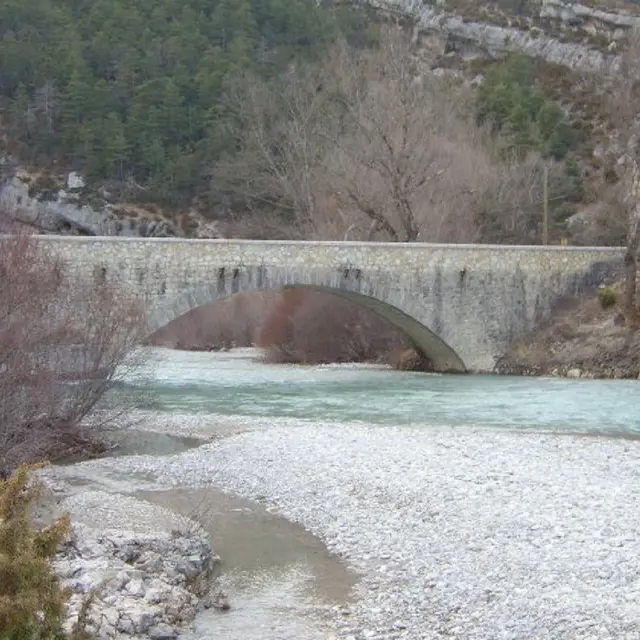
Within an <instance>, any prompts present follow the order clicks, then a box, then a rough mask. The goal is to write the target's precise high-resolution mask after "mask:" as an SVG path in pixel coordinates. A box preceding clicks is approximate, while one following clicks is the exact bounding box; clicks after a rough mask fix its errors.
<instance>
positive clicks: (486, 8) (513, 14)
mask: <svg viewBox="0 0 640 640" xmlns="http://www.w3.org/2000/svg"><path fill="white" fill-rule="evenodd" d="M371 4H372V5H373V6H374V7H376V8H378V9H379V10H381V11H384V12H388V13H392V14H396V15H401V16H406V17H409V18H410V19H411V20H412V21H414V22H415V30H416V35H417V36H421V35H423V34H426V35H438V36H441V37H442V38H443V39H444V41H445V44H444V47H445V52H446V51H456V52H458V53H460V54H461V55H462V56H463V57H464V58H467V59H468V58H489V59H491V58H499V57H502V56H504V55H505V54H507V53H509V52H512V51H521V52H523V53H525V54H527V55H530V56H532V57H536V58H540V59H543V60H546V61H547V62H551V63H555V64H560V65H563V66H566V67H568V68H569V69H572V70H575V71H581V72H584V71H587V72H603V71H605V72H610V71H615V70H616V68H617V67H618V65H619V64H620V59H619V55H618V54H617V51H618V48H619V43H620V41H621V40H622V39H623V38H624V34H625V32H626V31H627V29H629V28H631V27H634V26H638V25H640V6H639V7H637V8H635V9H634V7H633V5H631V6H630V7H626V6H624V7H621V8H616V9H615V10H614V9H603V8H602V7H599V6H587V5H583V4H578V3H570V2H561V1H559V0H504V1H502V2H492V1H491V0H489V1H488V2H484V3H478V2H474V1H473V0H435V1H432V0H371ZM634 11H635V13H634Z"/></svg>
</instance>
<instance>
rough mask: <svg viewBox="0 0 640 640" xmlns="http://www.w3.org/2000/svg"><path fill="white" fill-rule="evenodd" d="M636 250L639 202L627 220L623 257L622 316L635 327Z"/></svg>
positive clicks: (639, 228)
mask: <svg viewBox="0 0 640 640" xmlns="http://www.w3.org/2000/svg"><path fill="white" fill-rule="evenodd" d="M638 248H640V202H639V203H637V204H636V205H635V206H634V207H633V210H632V212H631V219H630V220H629V239H628V242H627V252H626V253H625V256H624V268H625V283H624V314H625V318H626V321H627V324H630V325H635V324H636V322H637V316H638V311H637V308H636V282H637V278H638Z"/></svg>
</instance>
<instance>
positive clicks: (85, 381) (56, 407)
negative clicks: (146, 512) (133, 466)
mask: <svg viewBox="0 0 640 640" xmlns="http://www.w3.org/2000/svg"><path fill="white" fill-rule="evenodd" d="M143 326H144V323H143V314H142V311H141V308H140V307H139V305H138V304H137V302H136V301H135V300H134V299H133V298H132V297H129V296H127V295H126V292H124V291H122V290H121V289H118V290H116V289H114V288H112V287H111V286H110V285H108V284H107V283H96V282H93V281H91V280H87V281H82V282H80V281H70V280H69V279H67V278H66V274H65V270H64V268H63V267H62V265H61V264H60V263H59V262H58V261H57V260H55V259H54V258H52V257H51V256H50V255H48V254H47V253H46V252H45V251H43V249H42V247H41V246H39V245H37V244H36V243H35V242H34V241H33V239H32V238H31V237H30V236H28V235H25V234H22V235H13V236H3V237H1V238H0V473H2V474H5V473H7V472H10V471H11V469H12V468H13V467H15V466H16V465H18V464H20V463H22V462H25V461H33V460H37V459H40V458H42V457H50V456H54V457H55V456H57V455H62V454H67V453H69V452H70V450H72V449H73V448H74V447H77V446H81V445H82V444H83V443H84V444H86V443H88V442H89V440H90V438H88V437H86V435H85V434H84V433H83V429H82V426H81V422H82V420H83V419H84V418H85V417H86V416H87V415H89V414H90V413H91V412H92V411H93V410H94V409H95V408H96V406H97V405H98V403H99V402H100V401H101V400H103V399H104V398H105V394H107V392H108V391H109V390H110V389H111V388H112V387H113V385H114V383H115V382H116V381H117V379H118V377H119V375H120V374H121V373H122V372H123V367H124V368H125V369H126V366H127V363H128V362H129V361H128V358H129V354H130V352H131V351H132V350H133V349H134V348H135V346H136V344H137V343H138V341H139V339H140V337H141V334H140V331H141V330H142V328H143Z"/></svg>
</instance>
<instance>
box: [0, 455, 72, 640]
mask: <svg viewBox="0 0 640 640" xmlns="http://www.w3.org/2000/svg"><path fill="white" fill-rule="evenodd" d="M29 472H30V468H29V467H27V466H21V467H19V468H18V469H17V470H16V471H14V473H13V474H12V475H11V476H10V477H9V478H8V479H7V480H2V481H0V640H58V639H60V640H61V639H62V638H65V637H66V636H65V635H64V633H63V630H62V624H63V622H64V618H65V605H66V601H67V598H68V596H69V593H68V592H67V591H66V590H65V589H63V588H62V587H61V585H60V583H59V581H58V579H57V577H56V576H55V574H54V572H53V568H52V565H51V561H52V560H53V558H54V556H55V554H56V551H57V549H58V546H59V545H60V543H61V542H62V541H63V539H64V538H65V537H66V535H67V533H68V530H69V520H68V517H67V516H62V517H61V518H59V519H58V520H56V521H55V522H54V523H53V524H51V525H50V526H48V527H45V528H43V529H40V530H36V529H34V528H33V527H32V525H31V522H30V520H29V508H30V506H31V505H32V504H33V503H34V502H35V501H36V500H37V499H38V498H39V497H40V493H41V486H40V485H38V484H34V483H31V482H29ZM74 637H75V638H80V637H81V636H80V634H78V635H74Z"/></svg>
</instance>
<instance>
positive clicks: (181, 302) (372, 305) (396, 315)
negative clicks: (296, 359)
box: [149, 278, 467, 373]
mask: <svg viewBox="0 0 640 640" xmlns="http://www.w3.org/2000/svg"><path fill="white" fill-rule="evenodd" d="M287 280H289V281H287ZM245 284H246V285H249V284H250V286H231V287H229V286H225V283H222V284H221V283H220V282H218V283H212V284H208V285H205V286H200V287H196V288H195V289H191V290H187V291H185V292H184V293H182V294H180V295H179V296H177V298H176V299H175V300H173V301H172V302H167V301H164V302H161V301H158V303H156V304H155V305H153V306H154V308H152V309H151V310H150V318H149V320H150V327H149V331H150V332H152V331H155V330H157V329H159V328H161V327H163V326H165V325H167V324H168V323H169V322H171V321H173V320H175V319H176V318H178V317H180V316H182V315H184V314H185V313H188V312H189V311H191V310H193V309H195V308H197V307H200V306H203V305H205V304H210V303H212V302H216V301H218V300H222V299H224V298H228V297H230V296H231V295H233V294H235V293H241V292H242V293H248V292H251V291H265V290H269V289H271V290H273V289H285V288H302V289H310V290H315V291H322V292H326V293H331V294H333V295H337V296H340V297H342V298H345V299H347V300H350V301H352V302H354V303H355V304H357V305H359V306H361V307H364V308H367V309H370V310H371V311H373V312H374V313H376V314H378V315H380V316H381V317H383V318H385V319H386V320H387V321H389V322H390V323H391V324H392V325H393V326H395V327H397V328H398V329H399V330H400V331H402V332H403V333H404V334H405V335H406V336H407V338H408V339H409V341H410V342H411V344H412V345H413V346H414V348H415V349H417V350H418V351H419V352H421V353H422V354H423V355H425V356H426V357H427V358H429V360H430V361H431V363H432V365H433V370H434V371H435V372H438V373H466V372H467V368H466V366H465V364H464V362H463V361H462V359H461V358H460V356H459V355H458V354H457V353H456V351H455V350H454V349H453V348H452V347H451V346H450V345H449V344H447V342H445V341H444V340H443V339H442V338H441V337H440V336H438V335H437V334H436V333H435V332H433V331H432V330H431V329H429V328H428V327H427V326H425V325H424V324H422V323H421V322H420V321H419V320H417V319H416V318H414V317H413V316H412V315H411V314H409V313H406V312H405V311H402V310H401V309H399V308H398V306H396V305H394V304H392V303H391V302H387V301H385V300H383V299H381V298H382V297H383V296H380V297H378V296H376V295H375V293H374V292H372V291H367V292H366V293H363V292H361V291H360V290H359V289H362V288H363V287H362V286H361V284H362V283H354V282H349V281H348V280H344V279H343V280H341V281H338V282H335V283H334V282H331V284H330V285H325V284H316V283H303V282H302V283H298V282H295V280H294V281H291V280H290V279H289V278H287V279H285V281H284V282H270V283H264V282H260V283H256V282H252V283H245ZM256 284H257V285H258V286H256ZM260 285H262V286H260ZM265 285H266V286H265ZM384 290H385V289H384V288H383V289H382V291H384ZM387 290H388V289H387ZM372 293H373V295H372ZM384 297H386V296H384Z"/></svg>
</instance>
